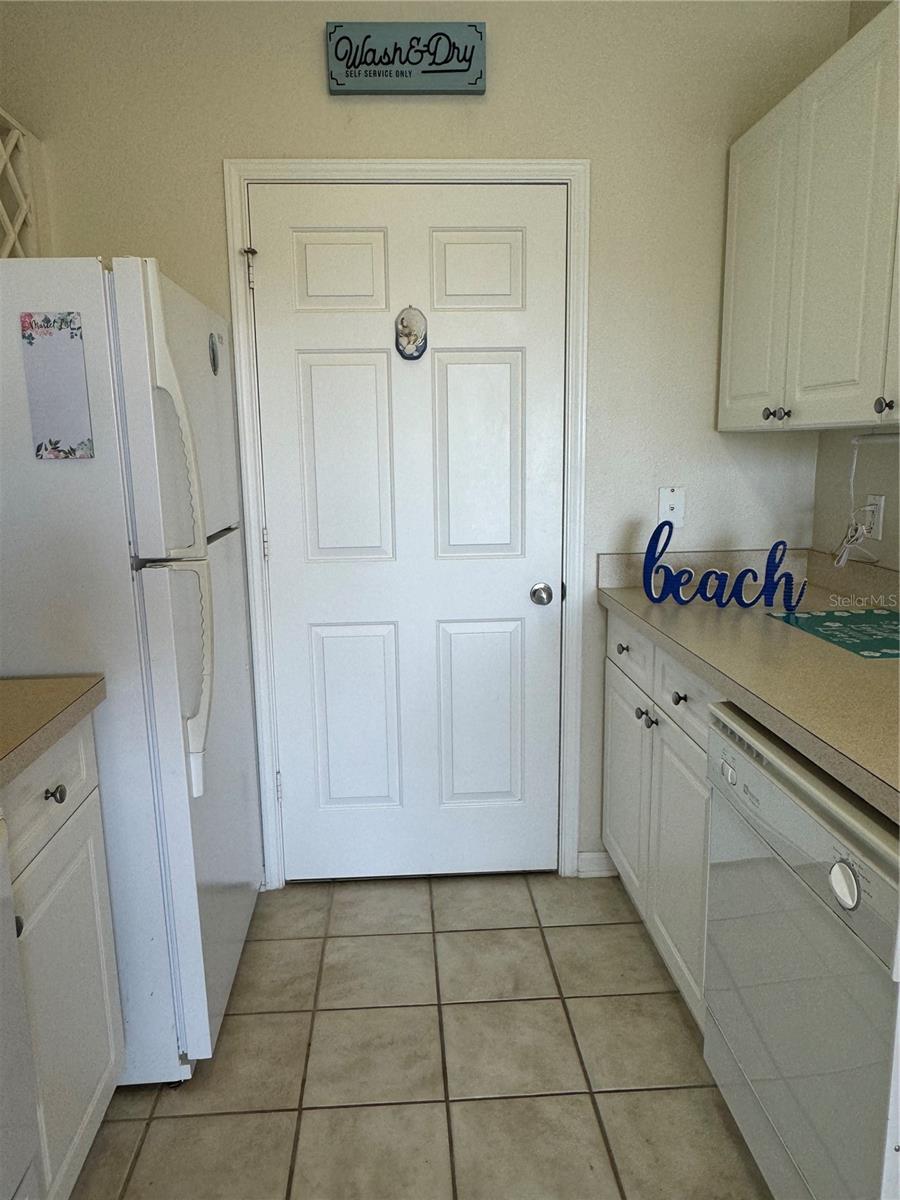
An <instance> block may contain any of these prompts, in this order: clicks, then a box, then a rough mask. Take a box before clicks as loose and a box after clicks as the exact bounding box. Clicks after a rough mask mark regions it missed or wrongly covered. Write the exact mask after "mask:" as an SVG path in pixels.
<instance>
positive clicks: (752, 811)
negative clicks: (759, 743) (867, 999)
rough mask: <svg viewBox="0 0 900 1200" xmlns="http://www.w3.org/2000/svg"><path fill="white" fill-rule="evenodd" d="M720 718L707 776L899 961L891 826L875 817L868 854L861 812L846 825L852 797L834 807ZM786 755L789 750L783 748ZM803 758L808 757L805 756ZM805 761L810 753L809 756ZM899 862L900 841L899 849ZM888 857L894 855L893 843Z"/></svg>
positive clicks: (882, 954)
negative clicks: (887, 865)
mask: <svg viewBox="0 0 900 1200" xmlns="http://www.w3.org/2000/svg"><path fill="white" fill-rule="evenodd" d="M729 732H730V731H728V730H725V729H722V728H721V727H720V725H719V724H718V723H717V724H716V725H714V726H713V728H712V729H711V730H710V736H709V750H708V757H707V778H708V779H709V782H710V783H711V784H712V786H713V787H714V788H716V790H717V791H718V792H719V793H720V794H722V795H724V796H726V797H727V798H728V799H729V800H730V801H731V803H732V805H733V806H734V807H735V809H736V810H737V811H738V812H739V813H740V814H741V815H742V816H743V817H744V818H745V820H747V821H748V823H749V824H750V825H751V827H752V828H753V829H755V830H756V832H757V833H758V834H759V835H760V836H761V837H762V838H763V840H764V841H766V842H767V843H768V844H769V846H771V848H772V849H773V850H774V851H775V853H776V854H777V855H778V856H779V857H780V858H781V859H783V861H784V862H785V863H786V864H787V865H788V866H789V867H790V868H791V869H792V870H793V871H794V872H795V874H796V875H797V876H799V878H800V879H802V880H803V882H804V883H805V884H806V885H807V886H808V887H809V888H811V889H812V890H813V891H814V892H815V893H816V894H817V895H818V896H819V897H820V898H821V899H822V900H824V901H825V903H826V904H827V905H828V906H829V907H830V908H831V910H832V912H834V913H835V915H836V916H837V917H839V918H840V920H842V921H843V922H844V924H846V925H847V926H848V927H849V928H850V929H852V930H853V931H854V933H856V934H857V936H858V937H860V938H861V939H862V940H863V941H864V942H865V944H866V945H867V946H868V947H869V949H870V950H872V951H873V952H874V953H875V954H877V955H878V957H879V958H880V959H881V960H882V962H884V963H886V964H887V965H888V966H890V965H892V964H893V960H894V950H895V941H896V938H897V883H896V878H891V877H890V876H889V874H888V873H886V872H885V871H884V870H883V869H882V865H883V863H884V860H885V857H886V853H885V851H886V845H885V837H886V835H885V832H884V830H883V829H882V828H881V827H880V826H875V825H874V823H873V830H872V840H873V853H872V854H871V856H869V855H867V853H866V837H865V835H866V828H865V821H866V820H869V818H868V817H867V816H866V815H865V814H862V813H860V814H859V816H858V817H854V820H853V822H852V827H851V824H850V823H848V824H847V827H846V830H844V829H842V822H843V821H844V819H845V817H846V812H845V809H846V800H845V799H844V798H843V797H839V798H838V801H839V802H838V801H835V803H834V806H833V809H832V808H829V804H828V800H829V797H828V792H827V789H826V787H824V786H820V787H818V788H817V789H816V794H815V795H812V789H809V790H808V791H807V792H806V793H805V790H804V788H803V787H802V786H801V785H800V784H798V786H797V787H796V788H795V789H791V790H788V786H789V783H790V777H789V774H788V772H786V771H785V770H783V769H779V764H778V763H777V762H770V761H769V759H767V757H766V755H765V754H764V753H762V752H761V750H760V749H759V748H758V747H755V746H754V745H752V744H750V743H748V742H747V741H746V740H743V739H741V744H738V738H737V737H731V736H729ZM780 753H781V755H782V756H784V754H785V751H784V750H783V749H782V750H780ZM797 757H798V760H799V759H800V756H799V755H798V756H797ZM803 761H804V762H805V760H803ZM892 853H893V856H894V861H895V862H896V853H897V852H896V848H895V849H894V850H893V852H892ZM887 857H890V850H889V848H888V854H887Z"/></svg>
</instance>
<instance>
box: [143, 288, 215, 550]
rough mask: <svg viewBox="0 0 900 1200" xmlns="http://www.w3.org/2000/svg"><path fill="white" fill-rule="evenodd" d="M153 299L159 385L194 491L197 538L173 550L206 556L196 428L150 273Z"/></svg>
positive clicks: (191, 491)
mask: <svg viewBox="0 0 900 1200" xmlns="http://www.w3.org/2000/svg"><path fill="white" fill-rule="evenodd" d="M147 282H148V288H147V290H148V293H149V300H150V315H151V319H152V322H153V326H152V327H153V360H154V365H155V368H156V387H157V388H158V390H159V391H161V392H164V393H165V394H166V395H167V396H168V397H169V399H170V400H171V401H172V407H173V408H174V410H175V416H176V417H177V419H178V428H179V430H180V432H181V444H182V446H183V448H184V459H185V463H186V464H187V477H188V488H189V490H190V494H191V521H192V524H193V537H194V540H193V542H192V543H191V545H190V546H184V547H179V548H177V549H172V550H169V551H168V553H169V555H170V556H171V557H172V558H203V557H204V556H205V554H206V519H205V515H204V512H203V491H202V489H201V487H200V467H199V464H198V460H197V446H196V443H195V441H194V431H193V429H192V428H191V418H190V414H189V413H188V408H187V404H186V403H185V400H184V395H183V394H182V391H181V385H180V383H179V382H178V373H177V372H176V370H175V364H174V363H173V362H172V356H171V354H170V353H169V347H168V346H167V344H166V339H165V328H166V325H165V317H164V315H163V306H162V296H161V295H160V292H159V279H158V277H157V275H156V274H150V275H149V276H148V279H147Z"/></svg>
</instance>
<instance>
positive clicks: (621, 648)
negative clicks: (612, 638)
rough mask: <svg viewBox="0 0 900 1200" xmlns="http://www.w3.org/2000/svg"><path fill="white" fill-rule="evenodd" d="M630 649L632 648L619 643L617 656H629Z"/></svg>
mask: <svg viewBox="0 0 900 1200" xmlns="http://www.w3.org/2000/svg"><path fill="white" fill-rule="evenodd" d="M630 649H631V647H630V646H626V645H625V643H624V642H619V643H618V644H617V645H616V654H627V653H628V651H629V650H630Z"/></svg>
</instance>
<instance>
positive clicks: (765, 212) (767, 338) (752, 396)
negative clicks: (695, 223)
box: [719, 92, 800, 429]
mask: <svg viewBox="0 0 900 1200" xmlns="http://www.w3.org/2000/svg"><path fill="white" fill-rule="evenodd" d="M799 126H800V96H799V94H798V93H797V92H794V93H792V94H791V95H790V96H788V97H787V99H785V100H783V101H782V102H781V104H779V105H778V106H777V107H776V108H773V109H772V111H771V112H770V113H768V114H767V115H766V116H765V117H763V119H762V120H761V121H759V122H758V123H757V124H756V125H754V126H753V128H752V129H751V130H749V131H748V132H747V133H745V134H744V136H743V137H742V138H741V139H740V140H739V141H737V142H735V144H734V145H733V146H732V147H731V156H730V159H729V171H728V234H727V240H726V243H725V290H724V294H723V298H722V378H721V383H720V389H719V428H720V429H748V428H752V427H753V426H756V425H758V424H760V423H761V421H762V420H763V417H762V413H763V410H764V409H766V410H774V409H776V408H777V407H778V405H780V404H782V403H783V401H784V379H785V369H786V362H787V323H788V312H789V309H790V296H791V244H792V242H793V237H794V196H795V192H796V185H797V131H798V129H799ZM770 423H772V424H774V421H771V419H770Z"/></svg>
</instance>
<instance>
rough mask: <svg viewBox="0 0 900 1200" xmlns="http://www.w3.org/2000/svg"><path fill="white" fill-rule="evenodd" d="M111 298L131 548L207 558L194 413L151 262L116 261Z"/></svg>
mask: <svg viewBox="0 0 900 1200" xmlns="http://www.w3.org/2000/svg"><path fill="white" fill-rule="evenodd" d="M113 280H114V303H115V315H116V332H117V340H118V347H119V369H120V372H121V380H122V406H123V410H124V418H125V419H124V424H125V430H126V440H127V466H128V472H129V479H130V487H131V497H132V503H133V508H134V529H133V539H132V540H133V552H134V554H135V555H136V556H137V557H138V558H143V559H177V558H202V557H203V556H204V555H205V554H206V518H205V515H204V505H203V489H202V486H201V481H200V465H199V459H198V455H197V444H196V439H195V435H194V429H193V424H192V421H191V415H190V411H189V408H188V401H187V397H186V396H185V393H184V389H183V387H182V383H181V380H180V378H179V376H178V372H177V370H176V368H175V364H174V361H173V359H172V355H171V353H170V352H169V347H168V344H167V341H166V330H165V322H164V319H163V302H162V294H161V290H160V276H159V270H158V268H157V266H156V263H155V262H154V261H153V260H151V259H139V258H116V259H113Z"/></svg>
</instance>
